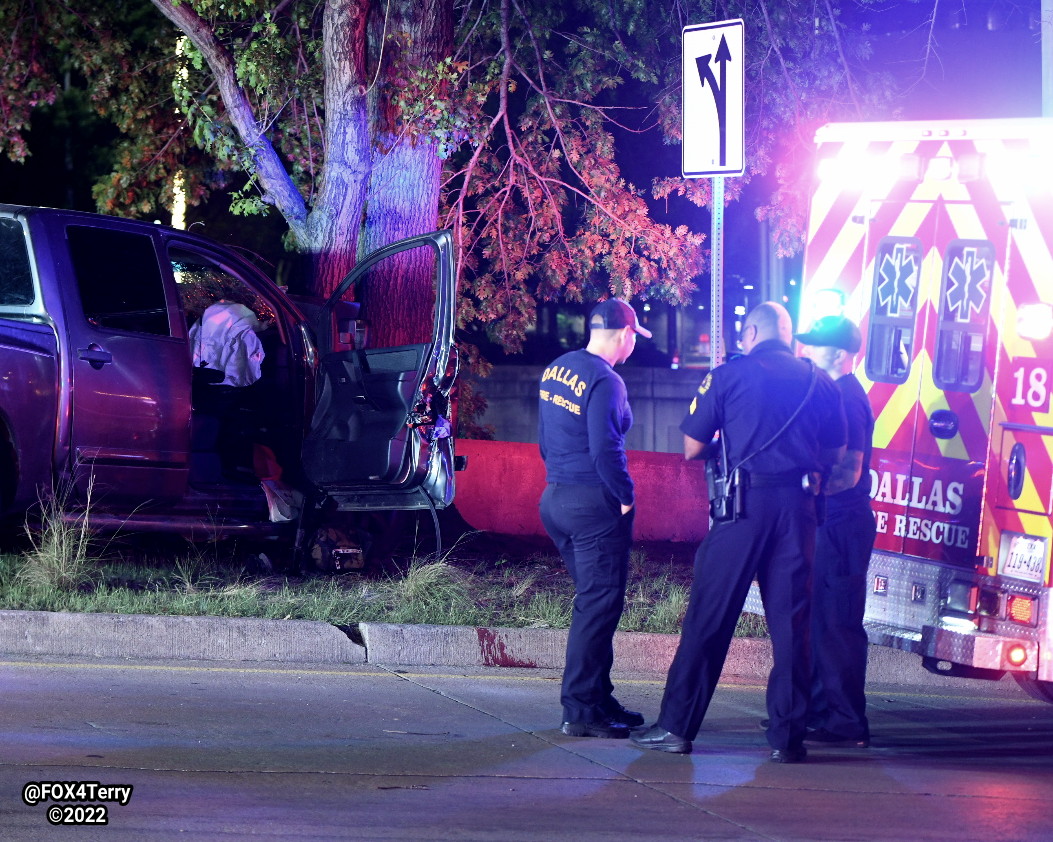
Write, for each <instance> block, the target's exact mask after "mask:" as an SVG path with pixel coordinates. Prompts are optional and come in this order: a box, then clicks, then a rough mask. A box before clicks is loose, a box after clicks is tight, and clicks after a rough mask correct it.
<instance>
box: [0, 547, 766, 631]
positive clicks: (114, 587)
mask: <svg viewBox="0 0 1053 842" xmlns="http://www.w3.org/2000/svg"><path fill="white" fill-rule="evenodd" d="M53 540H56V541H60V542H62V546H65V547H72V548H75V550H76V551H71V552H68V553H66V556H65V557H66V558H67V559H75V560H76V564H72V565H71V564H65V565H50V566H49V565H47V564H43V563H42V561H41V553H40V549H39V547H38V545H37V544H34V545H33V546H31V547H29V548H28V549H27V550H26V551H25V552H24V553H21V554H9V555H4V556H0V608H4V609H20V610H35V611H73V612H102V613H116V614H169V615H212V616H221V617H262V618H268V619H297V620H320V621H323V622H327V623H332V624H335V625H338V626H352V625H354V624H356V623H360V622H385V623H412V624H419V623H427V624H437V625H466V626H504V627H513V628H555V629H560V628H567V627H568V626H569V625H570V618H571V609H572V601H573V593H574V589H573V585H572V583H571V581H570V577H569V576H568V575H567V573H566V571H565V569H564V567H563V564H562V561H561V560H560V559H559V556H558V555H557V554H556V552H555V550H554V548H552V547H551V545H547V544H546V542H544V541H543V540H541V539H521V538H509V537H507V536H493V535H486V534H482V535H476V536H468V538H467V539H465V540H463V541H462V542H460V543H459V544H457V545H456V546H455V547H454V548H453V549H451V550H450V551H448V552H447V553H446V554H445V555H444V557H442V558H441V559H437V560H436V559H434V558H427V557H425V558H421V557H419V556H413V555H409V556H407V557H403V558H399V557H395V558H393V559H392V560H391V561H390V562H388V563H386V564H384V565H383V566H379V565H376V564H371V565H369V566H367V568H366V569H365V570H364V571H361V572H352V573H346V574H338V575H292V574H284V575H275V574H272V573H264V572H261V571H259V570H254V569H252V568H251V567H247V566H245V565H243V564H241V563H239V562H238V561H237V559H238V558H239V557H243V556H239V554H238V553H237V552H236V548H234V547H231V546H227V545H212V546H206V547H204V548H198V549H195V548H192V547H189V546H188V545H177V547H173V546H170V547H168V548H167V549H165V550H164V551H163V552H159V551H157V550H143V549H141V548H134V547H133V548H129V547H128V546H126V545H122V546H117V545H114V544H111V545H108V546H106V547H101V548H93V545H92V544H91V543H90V541H89V542H88V543H86V544H81V543H78V542H77V541H75V540H73V538H72V536H68V535H67V536H64V537H63V536H55V537H54V539H53ZM93 549H94V551H93ZM693 549H694V548H693V547H682V546H681V547H678V546H676V545H655V546H651V545H647V546H645V547H642V548H640V549H634V550H633V553H632V557H631V563H630V571H629V583H628V587H627V590H626V600H625V611H624V613H623V616H622V620H621V623H620V625H619V629H620V630H622V631H641V632H656V633H663V634H678V633H679V631H680V623H681V621H682V619H683V616H684V611H685V609H686V608H687V602H688V596H689V593H690V584H691V556H692V554H693ZM82 550H83V551H82ZM43 555H44V557H45V558H46V557H49V554H43ZM56 555H59V554H55V553H51V554H50V557H54V556H56ZM30 566H32V567H33V568H34V569H37V568H40V569H47V570H48V571H49V572H48V575H36V574H35V573H34V574H28V573H27V572H26V571H27V569H29V567H30ZM738 633H739V634H740V635H743V636H753V637H763V636H766V629H765V627H764V621H763V618H758V617H753V616H751V615H743V618H742V620H741V621H740V624H739V632H738Z"/></svg>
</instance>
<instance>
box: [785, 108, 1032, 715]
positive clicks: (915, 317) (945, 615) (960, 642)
mask: <svg viewBox="0 0 1053 842" xmlns="http://www.w3.org/2000/svg"><path fill="white" fill-rule="evenodd" d="M831 313H841V314H843V315H846V316H848V317H849V318H851V319H853V320H854V321H856V323H857V324H859V326H860V330H861V332H862V334H863V347H862V349H861V352H860V354H858V355H857V358H856V362H855V375H856V376H857V377H858V379H859V380H860V382H861V383H862V384H863V387H864V388H865V389H866V391H867V394H868V395H869V398H870V403H871V406H872V407H873V410H874V417H875V431H874V451H873V457H872V460H871V466H870V481H871V490H870V494H871V498H872V507H873V512H874V517H875V520H876V523H877V539H876V543H875V546H874V551H873V555H872V558H871V563H870V569H869V579H868V596H867V609H866V626H867V632H868V634H869V636H870V640H871V642H872V643H876V644H880V645H885V646H891V647H895V648H898V649H902V650H906V651H909V652H913V653H916V654H917V655H919V656H920V657H921V661H922V664H923V665H924V667H925V668H926V669H928V670H930V671H933V672H936V673H939V674H945V675H954V676H966V677H975V678H987V679H998V678H1001V677H1002V676H1004V675H1005V674H1007V673H1009V674H1011V675H1012V676H1013V677H1014V678H1015V679H1016V680H1017V682H1019V684H1020V685H1021V687H1023V689H1024V690H1025V691H1027V692H1028V693H1029V694H1030V695H1032V696H1034V697H1035V698H1038V699H1041V700H1044V701H1047V702H1053V617H1051V611H1053V599H1051V591H1050V588H1051V581H1050V545H1051V543H1053V520H1051V513H1053V508H1051V503H1053V500H1051V497H1053V414H1051V410H1050V405H1051V400H1050V395H1051V392H1053V120H1047V119H1037V118H1036V119H1017V120H983V121H962V122H949V121H947V122H882V123H851V124H850V123H841V124H828V125H825V126H823V127H821V128H820V129H819V130H818V132H817V134H816V173H815V183H814V191H813V193H812V197H811V205H810V212H809V226H808V239H807V244H806V248H805V256H804V280H803V285H802V293H801V309H800V313H799V316H800V318H799V320H798V323H799V324H800V325H801V326H802V329H807V328H808V326H809V325H810V323H811V322H813V321H814V320H815V319H817V318H820V317H822V316H824V315H829V314H831Z"/></svg>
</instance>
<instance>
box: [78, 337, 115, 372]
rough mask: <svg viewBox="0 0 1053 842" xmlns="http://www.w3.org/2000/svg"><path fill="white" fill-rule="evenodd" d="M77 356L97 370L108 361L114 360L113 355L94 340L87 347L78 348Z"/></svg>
mask: <svg viewBox="0 0 1053 842" xmlns="http://www.w3.org/2000/svg"><path fill="white" fill-rule="evenodd" d="M77 356H78V357H80V359H82V360H84V361H85V362H86V363H88V365H90V366H91V367H92V368H94V369H96V370H98V369H100V368H102V367H103V366H104V365H106V363H112V362H113V355H112V354H111V353H110V352H109V351H107V350H105V349H103V348H102V347H101V346H99V345H96V344H95V343H94V342H92V343H91V344H90V345H89V346H88V347H87V348H78V349H77Z"/></svg>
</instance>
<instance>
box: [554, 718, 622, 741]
mask: <svg viewBox="0 0 1053 842" xmlns="http://www.w3.org/2000/svg"><path fill="white" fill-rule="evenodd" d="M559 730H560V731H562V732H563V733H564V734H566V735H567V736H568V737H601V738H604V739H608V740H624V739H625V738H626V737H628V736H629V726H628V725H625V724H624V723H622V722H614V721H612V720H610V719H600V720H597V721H595V722H564V723H563V724H562V725H560V726H559Z"/></svg>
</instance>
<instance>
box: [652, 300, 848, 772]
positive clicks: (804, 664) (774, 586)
mask: <svg viewBox="0 0 1053 842" xmlns="http://www.w3.org/2000/svg"><path fill="white" fill-rule="evenodd" d="M792 338H793V336H792V327H791V323H790V315H789V313H787V312H786V309H785V308H784V307H783V306H782V305H780V304H776V303H774V302H767V303H764V304H761V305H759V306H758V307H757V308H755V309H754V310H753V311H752V312H751V313H750V314H749V315H748V316H747V317H746V322H745V326H744V328H743V333H742V347H743V349H744V351H745V352H746V354H745V356H742V357H739V358H737V359H734V360H732V361H730V362H728V363H727V364H726V365H722V366H719V367H718V368H716V369H714V370H713V371H711V372H710V373H709V374H707V375H706V377H705V379H704V380H703V381H702V385H701V386H699V388H698V393H697V394H696V395H695V397H694V399H693V400H692V401H691V405H690V408H689V410H688V413H687V416H686V417H685V418H684V421H683V422H682V423H681V425H680V429H681V430H682V431H683V432H684V456H685V457H686V458H687V459H698V458H709V457H712V456H713V455H715V453H718V452H719V453H721V455H722V456H724V455H725V454H726V459H725V461H724V469H725V471H726V473H727V474H728V476H729V477H730V478H733V479H734V480H735V482H733V483H729V485H731V489H730V493H729V495H728V496H727V498H724V497H722V496H720V495H718V497H717V499H716V500H715V501H714V505H713V506H712V507H711V511H712V513H713V514H714V521H713V523H712V525H711V527H710V531H709V534H708V535H707V536H706V538H705V540H704V541H703V542H702V544H701V546H700V547H699V548H698V552H697V553H696V554H695V570H694V582H693V584H692V588H691V600H690V602H689V604H688V608H687V614H686V615H685V617H684V625H683V631H682V633H681V636H680V645H679V647H678V648H677V651H676V655H675V656H674V658H673V662H672V664H671V666H670V668H669V676H668V679H667V681H666V687H665V694H664V696H663V698H662V707H661V712H660V713H659V715H658V720H657V721H656V723H655V724H654V725H653V726H652V727H651V728H649V729H648V730H646V731H643V732H640V733H635V734H633V735H632V741H633V742H634V743H635V744H636V745H637V746H639V747H640V748H646V749H654V750H657V751H666V752H673V753H678V754H686V753H688V752H690V751H691V748H692V745H691V741H692V740H693V739H694V738H695V736H696V734H697V733H698V730H699V728H700V726H701V724H702V719H703V717H704V716H705V713H706V709H707V708H708V707H709V702H710V700H711V699H712V697H713V692H714V690H715V689H716V686H717V679H718V678H719V677H720V672H721V669H722V668H723V666H724V659H725V658H726V657H727V652H728V646H729V645H730V644H731V638H732V636H733V634H734V632H735V625H736V623H737V621H738V618H739V615H740V614H741V612H742V606H743V604H744V603H745V601H746V594H747V593H748V591H749V587H750V583H751V582H752V581H753V579H754V578H755V577H756V579H757V580H758V582H759V584H760V590H761V597H762V599H763V601H764V611H765V615H766V617H767V621H768V628H769V631H770V634H771V642H772V651H773V655H774V666H773V668H772V671H771V674H770V676H769V678H768V693H767V703H768V716H769V720H770V722H769V725H768V729H767V736H768V742H769V743H770V744H771V747H772V752H771V760H772V761H773V762H776V763H798V762H800V761H802V760H804V758H805V754H806V752H805V749H804V746H803V740H804V736H805V713H806V709H807V705H808V688H809V682H810V680H811V657H810V655H811V652H810V648H809V631H810V616H809V599H810V596H811V577H812V555H813V552H814V548H815V528H816V509H815V496H814V492H815V491H816V490H817V481H818V479H819V476H818V475H819V473H820V472H821V471H823V470H824V469H825V468H827V467H828V466H830V465H833V464H834V463H836V462H837V461H838V459H839V458H840V452H841V450H843V449H844V444H845V420H844V413H843V411H842V409H841V401H840V397H839V396H838V393H837V388H836V386H835V385H834V384H833V382H832V381H831V380H830V378H829V377H828V376H827V375H826V374H825V373H823V372H821V371H819V370H818V369H817V368H816V367H815V366H814V365H813V364H811V363H810V362H808V361H807V360H801V359H798V358H796V357H794V355H793V353H792V351H791V350H790V342H791V341H792ZM718 431H719V432H720V437H719V440H718V441H716V442H714V440H713V439H714V435H715V434H717V433H718ZM713 491H714V490H713V489H712V488H711V489H710V496H711V497H713Z"/></svg>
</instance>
